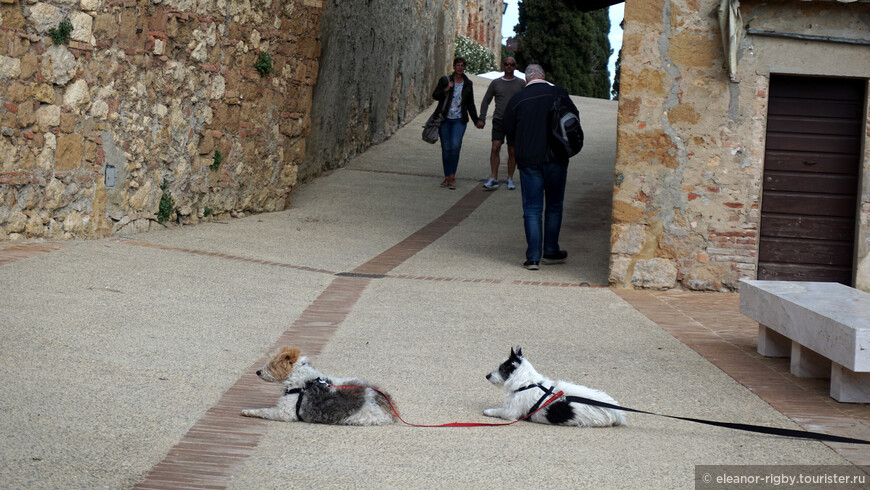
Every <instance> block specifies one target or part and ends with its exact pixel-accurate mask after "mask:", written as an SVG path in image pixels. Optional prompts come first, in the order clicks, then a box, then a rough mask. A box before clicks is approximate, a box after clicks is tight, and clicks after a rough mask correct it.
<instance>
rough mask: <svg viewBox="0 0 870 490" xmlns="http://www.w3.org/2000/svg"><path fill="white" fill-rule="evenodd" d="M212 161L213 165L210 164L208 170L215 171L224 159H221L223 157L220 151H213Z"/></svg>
mask: <svg viewBox="0 0 870 490" xmlns="http://www.w3.org/2000/svg"><path fill="white" fill-rule="evenodd" d="M213 161H214V163H212V164H211V165H209V166H208V168H210V169H212V170H217V169H219V168H220V166H221V162H223V161H224V157H223V155H221V151H220V150H215V151H214V160H213Z"/></svg>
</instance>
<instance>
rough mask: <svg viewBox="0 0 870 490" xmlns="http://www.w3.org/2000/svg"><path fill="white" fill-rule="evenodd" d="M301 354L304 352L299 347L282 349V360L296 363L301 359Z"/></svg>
mask: <svg viewBox="0 0 870 490" xmlns="http://www.w3.org/2000/svg"><path fill="white" fill-rule="evenodd" d="M301 353H302V351H301V350H299V348H298V347H282V348H281V352H280V356H281V359H282V360H285V361H289V362H290V363H294V362H296V361H297V360H298V359H299V354H301Z"/></svg>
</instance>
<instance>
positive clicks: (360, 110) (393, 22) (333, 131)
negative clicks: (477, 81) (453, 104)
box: [299, 0, 502, 181]
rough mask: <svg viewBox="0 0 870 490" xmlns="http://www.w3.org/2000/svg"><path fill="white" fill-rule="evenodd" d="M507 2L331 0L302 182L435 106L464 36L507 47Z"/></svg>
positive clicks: (342, 163)
mask: <svg viewBox="0 0 870 490" xmlns="http://www.w3.org/2000/svg"><path fill="white" fill-rule="evenodd" d="M501 2H502V0H407V1H391V2H386V1H381V2H372V1H371V0H341V1H337V0H331V1H330V2H329V3H328V7H327V9H326V11H325V13H324V16H323V23H322V27H321V31H322V32H321V40H322V42H323V55H322V59H321V62H320V75H319V77H318V83H317V85H316V86H315V89H314V102H313V108H312V128H311V134H310V135H309V137H308V138H307V145H308V146H307V148H308V152H307V154H306V156H305V160H304V163H303V165H302V166H301V167H300V169H299V179H300V181H307V180H309V179H311V178H313V177H316V176H317V175H320V174H321V173H322V172H324V171H326V170H330V169H334V168H338V167H340V166H342V165H344V164H345V163H346V162H347V161H348V160H349V159H350V158H352V157H353V156H354V155H357V154H359V153H361V152H363V151H365V149H366V148H368V147H370V146H371V145H372V144H377V143H380V142H382V141H384V140H385V139H387V138H389V137H390V135H392V134H393V133H394V132H395V131H396V130H397V129H398V128H400V127H402V126H404V125H405V124H406V123H407V122H408V121H410V120H411V119H413V118H414V117H416V116H417V115H418V114H419V113H420V111H422V110H424V109H427V108H428V107H430V106H431V105H432V104H433V100H432V95H431V94H432V90H433V89H434V87H435V83H436V82H437V80H438V77H440V76H442V75H445V74H447V73H449V71H450V70H452V67H451V63H452V60H453V51H454V40H455V38H456V35H457V34H466V32H470V31H473V32H474V33H476V35H477V36H478V37H479V38H481V39H483V40H485V41H487V42H488V43H490V44H492V43H497V44H498V46H500V45H501V15H502V10H501V9H496V8H495V5H496V4H499V5H501ZM363 12H364V13H363ZM469 29H470V31H469ZM466 35H467V34H466Z"/></svg>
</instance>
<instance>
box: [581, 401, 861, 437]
mask: <svg viewBox="0 0 870 490" xmlns="http://www.w3.org/2000/svg"><path fill="white" fill-rule="evenodd" d="M565 399H566V400H568V401H569V402H576V403H583V404H586V405H592V406H596V407H603V408H611V409H613V410H622V411H624V412H634V413H643V414H647V415H656V416H659V417H667V418H669V419H677V420H685V421H687V422H695V423H698V424H706V425H712V426H715V427H724V428H726V429H735V430H743V431H747V432H758V433H760V434H770V435H774V436H783V437H796V438H800V439H815V440H818V441H828V442H842V443H845V444H870V441H865V440H863V439H852V438H851V437H840V436H832V435H830V434H822V433H820V432H809V431H803V430H792V429H780V428H778V427H765V426H763V425H752V424H737V423H733V422H716V421H714V420H704V419H693V418H691V417H677V416H675V415H665V414H661V413H654V412H645V411H643V410H635V409H633V408H626V407H620V406H619V405H612V404H610V403H605V402H601V401H598V400H592V399H590V398H583V397H582V396H566V397H565Z"/></svg>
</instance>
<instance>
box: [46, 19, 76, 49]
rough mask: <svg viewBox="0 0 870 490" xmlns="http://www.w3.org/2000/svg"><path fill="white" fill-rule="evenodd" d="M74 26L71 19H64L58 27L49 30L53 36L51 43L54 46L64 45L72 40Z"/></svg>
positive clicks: (49, 33)
mask: <svg viewBox="0 0 870 490" xmlns="http://www.w3.org/2000/svg"><path fill="white" fill-rule="evenodd" d="M72 31H73V25H72V21H70V20H69V19H63V20H62V21H60V24H58V25H57V27H52V28H51V29H49V30H48V35H49V36H51V42H52V43H54V44H63V43H65V42H67V41H69V40H70V36H72Z"/></svg>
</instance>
